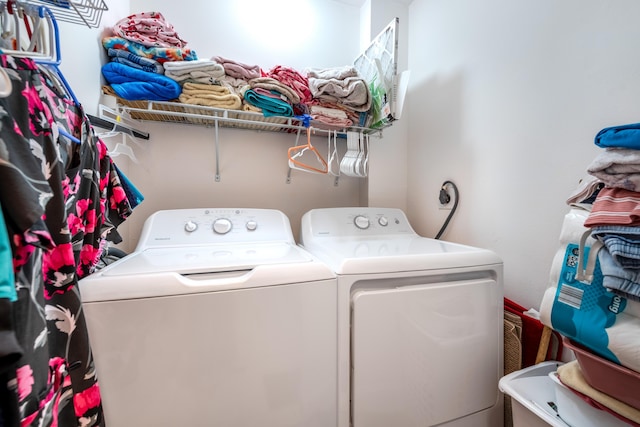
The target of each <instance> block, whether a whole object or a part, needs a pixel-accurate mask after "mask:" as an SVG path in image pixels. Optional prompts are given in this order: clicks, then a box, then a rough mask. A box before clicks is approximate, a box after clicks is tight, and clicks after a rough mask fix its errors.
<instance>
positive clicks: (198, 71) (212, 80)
mask: <svg viewBox="0 0 640 427" xmlns="http://www.w3.org/2000/svg"><path fill="white" fill-rule="evenodd" d="M164 75H165V76H167V77H169V78H171V79H173V80H175V81H177V82H178V83H184V82H193V83H204V84H210V85H214V84H217V83H218V79H219V78H220V77H222V76H224V68H223V67H222V65H220V64H218V63H217V62H215V61H212V60H210V59H196V60H194V61H171V62H166V63H165V66H164Z"/></svg>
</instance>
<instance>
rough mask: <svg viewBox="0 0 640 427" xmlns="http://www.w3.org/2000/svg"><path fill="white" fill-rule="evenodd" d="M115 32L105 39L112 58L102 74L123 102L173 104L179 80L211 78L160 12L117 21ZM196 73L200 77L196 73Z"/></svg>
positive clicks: (144, 13) (131, 16) (103, 42)
mask: <svg viewBox="0 0 640 427" xmlns="http://www.w3.org/2000/svg"><path fill="white" fill-rule="evenodd" d="M112 32H113V34H112V35H110V36H107V37H104V38H103V39H102V45H103V46H104V48H105V49H106V50H107V53H108V55H109V58H110V62H109V63H107V64H105V65H104V66H103V67H102V75H103V76H104V78H105V79H106V81H107V83H109V85H110V86H111V89H113V91H114V92H115V93H116V95H117V96H119V97H120V98H122V99H125V100H128V101H142V100H144V101H173V100H175V99H177V98H178V96H179V95H180V93H181V91H182V88H181V86H180V84H179V83H178V81H180V82H181V81H183V80H187V79H190V78H191V79H194V80H195V79H209V78H210V77H211V76H210V74H208V72H209V69H208V68H206V69H205V68H204V64H202V63H201V62H200V61H198V57H197V55H196V53H195V52H194V51H192V50H191V49H189V48H187V47H186V45H187V42H185V41H184V40H183V39H182V38H180V36H179V35H178V33H177V32H176V31H175V29H174V28H173V25H171V24H170V23H169V22H167V21H166V20H165V18H164V16H162V14H161V13H158V12H141V13H136V14H133V15H129V16H127V17H126V18H123V19H121V20H119V21H118V22H116V24H115V25H114V26H113V29H112ZM190 62H195V63H197V64H193V65H192V64H188V63H190ZM187 64H188V65H187ZM207 65H208V64H207ZM215 65H217V64H215ZM200 67H202V68H200ZM221 68H222V67H219V70H220V74H222V71H221ZM195 70H198V71H197V72H198V73H199V74H197V75H196V74H193V73H195V72H196V71H195ZM167 73H168V74H169V76H167V75H165V74H167Z"/></svg>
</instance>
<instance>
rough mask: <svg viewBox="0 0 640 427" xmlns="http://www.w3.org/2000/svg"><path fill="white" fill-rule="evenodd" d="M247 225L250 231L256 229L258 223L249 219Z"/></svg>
mask: <svg viewBox="0 0 640 427" xmlns="http://www.w3.org/2000/svg"><path fill="white" fill-rule="evenodd" d="M246 227H247V230H249V231H255V230H256V228H258V223H257V222H256V221H254V220H250V221H247V224H246Z"/></svg>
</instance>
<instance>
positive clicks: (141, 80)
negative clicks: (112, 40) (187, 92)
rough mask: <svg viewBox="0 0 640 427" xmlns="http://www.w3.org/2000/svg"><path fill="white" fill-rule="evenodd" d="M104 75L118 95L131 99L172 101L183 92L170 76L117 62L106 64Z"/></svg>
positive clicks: (103, 69) (103, 70)
mask: <svg viewBox="0 0 640 427" xmlns="http://www.w3.org/2000/svg"><path fill="white" fill-rule="evenodd" d="M102 75H103V76H104V78H105V79H106V80H107V82H109V84H110V85H111V88H112V89H113V91H114V92H115V93H116V95H118V96H119V97H120V98H122V99H127V100H130V101H136V100H152V101H170V100H174V99H176V98H177V97H178V96H179V95H180V92H181V88H180V85H179V84H178V83H177V82H176V81H175V80H172V79H170V78H169V77H166V76H163V75H160V74H156V73H149V72H147V71H142V70H138V69H136V68H133V67H129V66H127V65H124V64H119V63H117V62H108V63H107V64H105V65H104V66H103V67H102Z"/></svg>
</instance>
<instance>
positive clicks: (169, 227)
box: [136, 208, 295, 250]
mask: <svg viewBox="0 0 640 427" xmlns="http://www.w3.org/2000/svg"><path fill="white" fill-rule="evenodd" d="M274 241H279V242H288V243H293V244H295V241H294V239H293V233H292V231H291V224H290V222H289V218H288V217H287V216H286V215H285V214H284V213H283V212H281V211H279V210H275V209H247V208H243V209H219V208H210V209H173V210H162V211H158V212H156V213H154V214H152V215H151V216H149V218H147V220H146V221H145V223H144V226H143V229H142V233H141V235H140V240H139V242H138V246H137V248H136V250H140V249H144V248H148V247H158V246H174V245H190V244H194V245H198V244H215V243H243V242H274Z"/></svg>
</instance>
